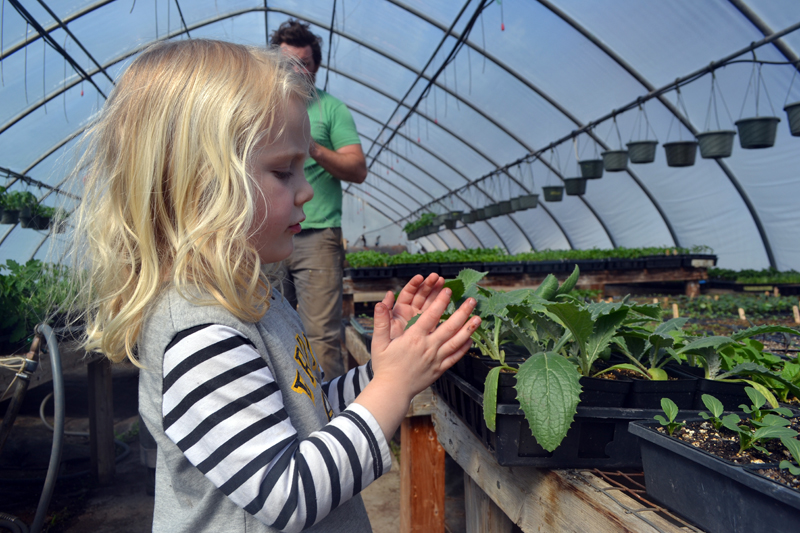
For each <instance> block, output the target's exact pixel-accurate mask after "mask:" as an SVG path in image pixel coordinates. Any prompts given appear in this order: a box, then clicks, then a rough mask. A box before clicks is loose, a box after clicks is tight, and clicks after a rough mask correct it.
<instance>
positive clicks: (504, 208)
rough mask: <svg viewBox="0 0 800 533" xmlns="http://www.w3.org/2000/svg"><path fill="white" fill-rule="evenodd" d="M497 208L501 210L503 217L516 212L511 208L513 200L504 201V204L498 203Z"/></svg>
mask: <svg viewBox="0 0 800 533" xmlns="http://www.w3.org/2000/svg"><path fill="white" fill-rule="evenodd" d="M497 206H498V207H499V208H500V214H501V215H508V214H510V213H513V212H514V210H513V209H512V208H511V200H503V201H502V202H497Z"/></svg>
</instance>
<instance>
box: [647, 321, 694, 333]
mask: <svg viewBox="0 0 800 533" xmlns="http://www.w3.org/2000/svg"><path fill="white" fill-rule="evenodd" d="M688 321H689V319H688V318H670V319H669V320H667V321H666V322H662V323H661V324H659V325H658V327H656V329H655V330H653V333H655V334H657V335H668V334H669V333H670V332H672V331H679V330H681V329H683V326H685V325H686V323H687V322H688Z"/></svg>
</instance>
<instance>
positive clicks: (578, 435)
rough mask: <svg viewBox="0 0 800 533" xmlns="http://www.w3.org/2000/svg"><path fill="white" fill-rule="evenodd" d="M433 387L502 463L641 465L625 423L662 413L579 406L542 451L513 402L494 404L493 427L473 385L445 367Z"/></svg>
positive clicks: (481, 395) (593, 466)
mask: <svg viewBox="0 0 800 533" xmlns="http://www.w3.org/2000/svg"><path fill="white" fill-rule="evenodd" d="M435 389H436V392H437V393H438V394H439V396H440V397H441V398H442V399H443V400H444V401H445V402H446V403H447V405H449V406H450V408H451V409H453V411H454V412H455V413H456V415H457V416H458V417H459V418H460V419H461V420H462V421H463V422H464V423H465V424H466V425H467V426H468V427H469V428H470V430H471V431H472V432H473V433H474V434H475V436H476V437H478V439H480V440H481V442H482V443H483V444H484V446H486V448H487V449H488V450H489V451H490V452H492V453H493V455H494V457H495V459H496V460H497V463H498V464H500V465H501V466H534V467H537V468H599V469H610V468H641V466H642V460H641V455H640V453H639V444H638V441H637V438H636V437H634V436H633V435H632V434H630V433H629V432H628V424H629V423H630V422H631V421H632V420H647V419H652V418H653V416H654V415H656V414H658V413H661V411H660V410H655V409H624V408H607V407H581V406H578V409H577V414H576V415H575V421H574V422H573V423H572V427H571V428H570V430H569V432H568V433H567V436H566V437H565V438H564V440H563V441H562V443H561V445H560V446H559V447H558V448H556V449H555V450H554V451H553V452H547V451H545V450H544V449H543V448H542V447H541V446H539V444H538V443H537V442H536V439H535V438H534V437H533V435H532V434H531V430H530V426H529V425H528V422H527V420H525V417H524V415H523V413H522V410H521V409H520V408H519V405H518V404H504V403H498V405H497V427H496V431H494V432H492V431H489V429H488V428H487V427H486V423H485V422H484V419H483V394H481V393H480V392H479V391H478V390H477V389H476V388H475V387H473V386H472V385H470V384H469V383H467V382H466V381H464V380H463V379H461V378H460V377H458V376H457V375H455V374H453V373H452V372H449V371H448V372H445V373H444V374H443V375H442V377H441V378H439V380H438V381H437V382H436V383H435ZM681 414H683V413H681Z"/></svg>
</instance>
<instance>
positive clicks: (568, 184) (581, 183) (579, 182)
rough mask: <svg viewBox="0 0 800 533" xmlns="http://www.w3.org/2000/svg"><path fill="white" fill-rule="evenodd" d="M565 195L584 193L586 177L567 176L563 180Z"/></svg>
mask: <svg viewBox="0 0 800 533" xmlns="http://www.w3.org/2000/svg"><path fill="white" fill-rule="evenodd" d="M564 188H565V189H566V191H567V196H581V195H583V194H586V178H567V179H565V180H564Z"/></svg>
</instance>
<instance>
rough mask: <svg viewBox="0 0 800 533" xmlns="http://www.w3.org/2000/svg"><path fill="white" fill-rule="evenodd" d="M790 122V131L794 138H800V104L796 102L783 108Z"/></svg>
mask: <svg viewBox="0 0 800 533" xmlns="http://www.w3.org/2000/svg"><path fill="white" fill-rule="evenodd" d="M783 110H784V111H786V118H787V119H788V120H789V131H790V132H791V134H792V136H793V137H800V102H794V103H791V104H788V105H786V106H785V107H784V108H783Z"/></svg>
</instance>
